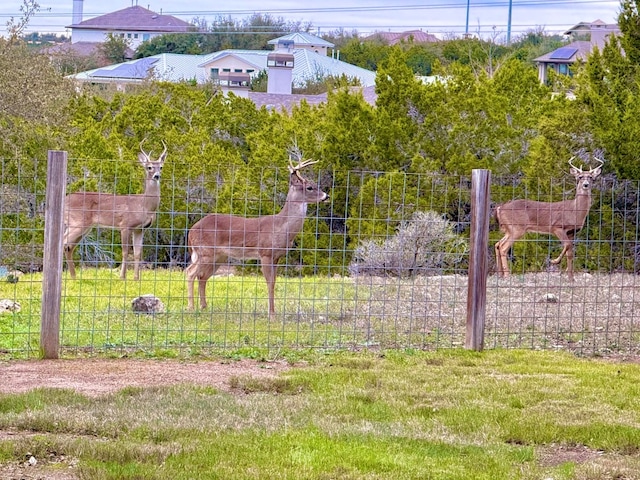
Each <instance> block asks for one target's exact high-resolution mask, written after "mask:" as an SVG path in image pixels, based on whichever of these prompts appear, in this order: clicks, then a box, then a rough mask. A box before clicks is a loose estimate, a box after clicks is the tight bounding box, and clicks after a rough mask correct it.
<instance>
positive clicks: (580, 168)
mask: <svg viewBox="0 0 640 480" xmlns="http://www.w3.org/2000/svg"><path fill="white" fill-rule="evenodd" d="M574 158H576V157H575V156H573V157H571V158H570V159H569V165H571V167H573V168H575V169H576V170H579V171H580V172H581V171H582V165H580V167H576V166H575V165H574V164H573V163H571V160H573V159H574Z"/></svg>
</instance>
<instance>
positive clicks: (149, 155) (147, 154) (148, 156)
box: [140, 137, 151, 162]
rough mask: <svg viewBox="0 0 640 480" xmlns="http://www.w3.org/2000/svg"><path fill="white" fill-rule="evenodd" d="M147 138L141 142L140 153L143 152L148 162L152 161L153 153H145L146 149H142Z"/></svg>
mask: <svg viewBox="0 0 640 480" xmlns="http://www.w3.org/2000/svg"><path fill="white" fill-rule="evenodd" d="M146 140H147V139H146V137H145V138H143V139H142V141H141V142H140V151H141V152H142V154H143V155H144V157H145V158H146V159H147V161H148V162H150V161H151V158H150V157H151V152H149V153H147V152H145V151H144V149H143V148H142V145H143V144H144V142H145V141H146Z"/></svg>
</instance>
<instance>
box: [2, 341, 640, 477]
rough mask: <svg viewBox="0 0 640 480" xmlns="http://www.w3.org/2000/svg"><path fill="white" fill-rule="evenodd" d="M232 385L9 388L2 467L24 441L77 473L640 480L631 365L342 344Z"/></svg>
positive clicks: (17, 458)
mask: <svg viewBox="0 0 640 480" xmlns="http://www.w3.org/2000/svg"><path fill="white" fill-rule="evenodd" d="M123 361H126V360H123ZM167 368H170V364H167ZM229 387H231V390H230V391H223V390H220V391H219V390H216V389H214V388H211V387H196V386H190V385H181V386H173V387H166V388H161V387H154V388H126V389H124V390H122V391H121V392H119V393H115V394H111V395H107V396H103V397H99V398H86V397H83V396H82V395H78V394H76V393H73V392H70V391H64V390H62V391H61V390H52V389H38V390H35V391H32V392H29V393H24V394H20V395H2V396H0V473H1V472H2V471H3V470H2V468H3V467H2V465H5V466H6V465H11V464H15V463H16V462H21V461H24V456H25V452H29V453H30V454H32V455H34V456H36V458H39V459H41V460H43V461H42V465H41V468H42V469H44V470H43V471H45V472H46V469H47V468H49V467H51V468H53V465H51V466H50V465H48V464H47V462H46V459H47V458H49V457H51V456H52V455H55V456H60V455H64V456H65V458H67V462H69V461H70V459H73V461H74V462H76V466H75V467H74V469H73V471H74V472H75V473H76V474H77V475H78V478H82V479H85V478H86V479H154V480H161V479H171V480H182V479H185V480H187V479H188V480H193V479H217V478H220V479H228V478H233V479H354V480H355V479H391V478H392V479H425V478H427V479H492V480H493V479H543V478H553V479H556V480H560V479H567V480H568V479H594V480H595V479H619V478H625V479H639V478H640V428H639V427H640V366H638V365H636V364H631V363H616V362H614V361H610V360H602V359H579V358H576V357H573V356H571V355H569V354H562V353H552V352H531V351H528V352H525V351H520V350H515V351H502V350H494V351H490V352H485V353H474V352H468V351H459V350H450V351H440V352H435V353H423V352H415V351H404V352H398V351H390V352H384V354H381V353H379V354H372V353H370V352H369V353H368V352H363V353H358V354H356V353H346V352H343V353H336V354H330V355H318V354H315V355H310V356H308V357H307V358H306V362H305V364H304V366H299V367H293V368H292V369H290V370H288V371H286V372H285V373H281V374H280V376H279V377H277V378H274V379H257V378H251V377H248V376H242V377H237V378H233V379H232V380H231V381H230V384H229ZM3 431H11V432H12V433H13V435H11V436H4V437H3V436H2V432H3ZM3 438H4V439H3ZM571 453H576V454H577V453H579V454H580V455H581V456H575V455H573V456H572V455H570V454H571ZM549 459H551V460H552V461H549ZM43 478H48V477H46V476H44V477H43Z"/></svg>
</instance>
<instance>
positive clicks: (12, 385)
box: [0, 359, 289, 397]
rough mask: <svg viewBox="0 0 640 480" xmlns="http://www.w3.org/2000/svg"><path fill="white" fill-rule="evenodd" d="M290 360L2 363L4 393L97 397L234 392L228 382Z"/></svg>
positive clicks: (269, 372)
mask: <svg viewBox="0 0 640 480" xmlns="http://www.w3.org/2000/svg"><path fill="white" fill-rule="evenodd" d="M287 368H289V367H288V364H287V363H285V362H257V361H253V360H240V361H229V362H228V363H227V362H225V363H223V362H220V361H198V362H192V361H190V362H182V361H178V360H132V359H73V360H29V361H9V362H0V393H20V392H26V391H29V390H32V389H34V388H38V387H49V388H69V389H73V390H76V391H77V392H78V393H82V394H84V395H88V396H91V397H97V396H100V395H105V394H109V393H113V392H116V391H118V390H121V389H123V388H125V387H148V386H162V385H176V384H179V383H192V384H196V385H203V386H213V387H216V388H218V389H220V390H229V379H231V378H232V377H237V376H243V375H250V376H253V377H271V376H274V375H276V374H277V373H278V372H280V371H283V370H286V369H287Z"/></svg>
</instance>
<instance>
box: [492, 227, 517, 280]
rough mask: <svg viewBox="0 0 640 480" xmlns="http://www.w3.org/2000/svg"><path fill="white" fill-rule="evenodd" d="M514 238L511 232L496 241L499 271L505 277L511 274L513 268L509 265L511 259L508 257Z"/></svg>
mask: <svg viewBox="0 0 640 480" xmlns="http://www.w3.org/2000/svg"><path fill="white" fill-rule="evenodd" d="M514 241H515V240H514V239H512V238H511V236H510V235H509V234H507V235H505V236H504V237H502V238H501V239H500V241H498V243H496V247H495V248H496V262H497V263H498V272H499V274H501V275H502V276H503V277H505V278H506V277H508V276H509V275H511V269H510V267H509V259H508V258H507V256H508V254H509V249H510V248H511V247H512V245H513V243H514Z"/></svg>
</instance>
